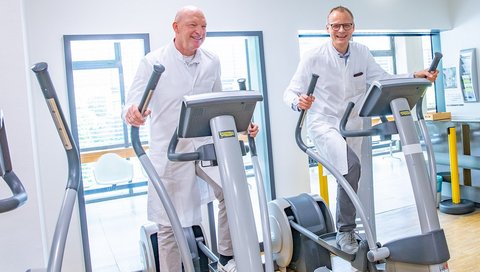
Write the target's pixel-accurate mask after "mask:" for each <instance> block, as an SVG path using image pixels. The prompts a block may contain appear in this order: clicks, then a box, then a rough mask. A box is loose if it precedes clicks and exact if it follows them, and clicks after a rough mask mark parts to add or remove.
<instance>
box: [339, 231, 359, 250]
mask: <svg viewBox="0 0 480 272" xmlns="http://www.w3.org/2000/svg"><path fill="white" fill-rule="evenodd" d="M336 240H337V245H338V246H339V247H340V249H341V250H342V251H344V252H346V253H348V254H354V253H356V252H357V250H358V242H357V239H356V238H355V231H353V230H352V231H345V232H344V231H339V232H337V239H336Z"/></svg>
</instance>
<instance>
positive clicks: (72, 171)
mask: <svg viewBox="0 0 480 272" xmlns="http://www.w3.org/2000/svg"><path fill="white" fill-rule="evenodd" d="M31 70H32V71H33V72H34V73H35V75H36V76H37V79H38V83H39V84H40V88H41V90H42V93H43V96H44V97H45V100H46V103H47V106H48V109H49V111H50V114H51V116H52V119H53V122H54V123H55V127H56V128H57V132H58V135H59V136H60V139H61V141H62V143H63V147H64V148H65V153H66V155H67V161H68V181H67V186H66V189H65V196H64V199H63V202H62V206H61V208H60V213H59V216H58V220H57V224H56V227H55V232H54V235H53V240H52V245H51V247H50V257H49V260H48V267H47V270H48V271H61V270H62V263H63V255H64V253H65V244H66V240H67V235H68V229H69V226H70V221H71V218H72V213H73V208H74V204H75V201H76V198H77V192H78V188H79V186H80V178H81V174H82V173H81V165H80V156H79V153H80V152H79V150H78V147H77V145H76V143H75V141H74V140H73V137H72V134H71V132H70V129H69V128H68V124H67V122H66V119H65V116H64V114H63V111H62V107H61V106H60V103H59V102H58V97H57V93H56V91H55V88H54V87H53V83H52V80H51V78H50V74H49V72H48V64H47V63H45V62H39V63H37V64H35V65H33V67H32V68H31Z"/></svg>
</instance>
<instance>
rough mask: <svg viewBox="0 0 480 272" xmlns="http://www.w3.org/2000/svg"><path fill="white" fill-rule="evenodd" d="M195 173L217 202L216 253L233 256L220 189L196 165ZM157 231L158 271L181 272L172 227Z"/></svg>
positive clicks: (161, 227) (161, 226)
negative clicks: (210, 190)
mask: <svg viewBox="0 0 480 272" xmlns="http://www.w3.org/2000/svg"><path fill="white" fill-rule="evenodd" d="M195 173H196V174H197V176H198V177H200V178H201V179H203V180H204V181H206V182H207V183H208V185H210V186H211V187H212V189H213V192H214V194H215V198H216V199H217V200H218V226H217V229H218V231H217V235H218V253H219V254H222V255H225V256H233V247H232V239H231V238H230V229H229V227H228V219H227V210H226V207H225V202H224V199H223V191H222V187H220V185H218V184H217V183H216V182H215V180H213V179H212V178H211V177H210V176H209V175H208V174H207V173H206V172H205V171H204V170H203V169H202V168H201V167H200V165H199V164H198V163H196V164H195ZM159 229H160V230H159V232H158V234H157V238H158V255H159V261H160V271H161V272H181V271H182V260H181V256H180V252H179V250H178V246H177V242H176V240H175V235H174V234H173V230H172V227H171V226H163V225H160V226H159Z"/></svg>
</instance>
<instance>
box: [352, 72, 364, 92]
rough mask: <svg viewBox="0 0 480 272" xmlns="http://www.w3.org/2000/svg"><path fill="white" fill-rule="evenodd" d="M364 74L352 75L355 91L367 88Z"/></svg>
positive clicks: (362, 90)
mask: <svg viewBox="0 0 480 272" xmlns="http://www.w3.org/2000/svg"><path fill="white" fill-rule="evenodd" d="M366 80H367V79H366V77H365V74H361V75H359V76H354V77H353V87H354V89H355V92H356V93H361V92H365V90H366V89H367V81H366Z"/></svg>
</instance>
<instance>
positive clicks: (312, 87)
mask: <svg viewBox="0 0 480 272" xmlns="http://www.w3.org/2000/svg"><path fill="white" fill-rule="evenodd" d="M317 80H318V75H317V74H312V79H310V85H308V90H307V95H308V96H310V95H312V94H313V91H315V85H317Z"/></svg>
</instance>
